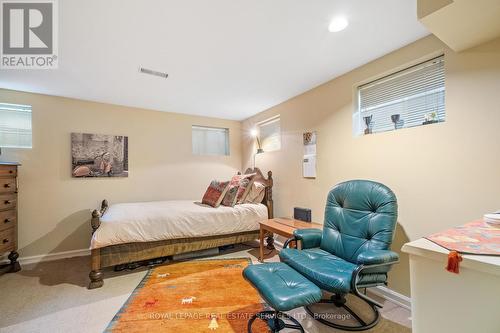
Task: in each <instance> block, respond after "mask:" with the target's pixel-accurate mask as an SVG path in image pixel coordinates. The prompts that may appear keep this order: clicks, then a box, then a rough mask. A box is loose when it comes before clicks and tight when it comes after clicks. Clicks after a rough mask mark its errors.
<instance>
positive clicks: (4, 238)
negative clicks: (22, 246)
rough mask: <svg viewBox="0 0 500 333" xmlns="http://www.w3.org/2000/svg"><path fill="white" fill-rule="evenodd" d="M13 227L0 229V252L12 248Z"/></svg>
mask: <svg viewBox="0 0 500 333" xmlns="http://www.w3.org/2000/svg"><path fill="white" fill-rule="evenodd" d="M14 243H15V242H14V228H9V229H6V230H4V231H0V253H3V252H7V251H10V250H14V248H15V246H14Z"/></svg>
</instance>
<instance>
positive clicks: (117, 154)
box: [71, 133, 128, 178]
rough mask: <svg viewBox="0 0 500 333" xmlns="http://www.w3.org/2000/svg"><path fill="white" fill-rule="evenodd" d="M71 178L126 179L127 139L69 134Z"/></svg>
mask: <svg viewBox="0 0 500 333" xmlns="http://www.w3.org/2000/svg"><path fill="white" fill-rule="evenodd" d="M71 158H72V164H73V166H72V176H73V177H78V178H81V177H128V137H126V136H116V135H102V134H87V133H71Z"/></svg>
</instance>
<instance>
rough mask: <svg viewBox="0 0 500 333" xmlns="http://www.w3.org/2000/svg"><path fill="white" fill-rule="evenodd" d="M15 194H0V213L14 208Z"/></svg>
mask: <svg viewBox="0 0 500 333" xmlns="http://www.w3.org/2000/svg"><path fill="white" fill-rule="evenodd" d="M16 203H17V194H15V193H14V194H0V211H2V210H7V209H12V208H15V207H16Z"/></svg>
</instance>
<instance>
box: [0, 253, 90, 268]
mask: <svg viewBox="0 0 500 333" xmlns="http://www.w3.org/2000/svg"><path fill="white" fill-rule="evenodd" d="M89 255H90V250H89V249H81V250H72V251H64V252H56V253H47V254H40V255H36V256H29V257H20V258H19V259H18V261H19V263H20V264H21V265H29V264H36V263H40V262H46V261H54V260H60V259H66V258H73V257H82V256H89ZM0 261H4V262H5V261H6V260H5V258H4V260H0ZM7 262H8V260H7Z"/></svg>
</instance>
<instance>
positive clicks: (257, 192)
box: [244, 182, 266, 203]
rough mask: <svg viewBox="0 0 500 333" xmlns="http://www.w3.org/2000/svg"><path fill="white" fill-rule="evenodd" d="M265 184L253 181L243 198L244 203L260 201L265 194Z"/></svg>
mask: <svg viewBox="0 0 500 333" xmlns="http://www.w3.org/2000/svg"><path fill="white" fill-rule="evenodd" d="M265 189H266V186H265V185H264V184H262V183H260V182H254V183H253V184H252V186H251V188H250V191H249V193H248V195H247V197H246V198H245V201H244V202H245V203H261V202H262V200H264V195H265V194H266V191H265Z"/></svg>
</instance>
